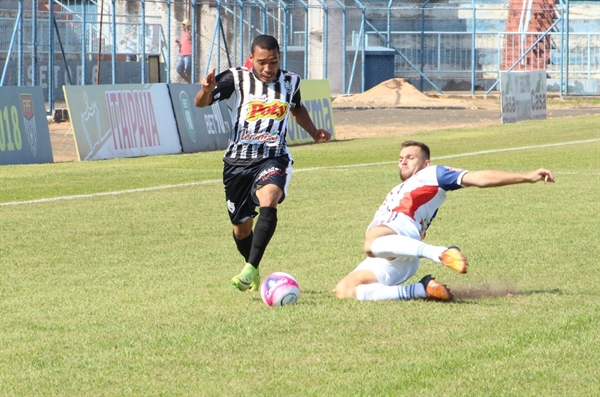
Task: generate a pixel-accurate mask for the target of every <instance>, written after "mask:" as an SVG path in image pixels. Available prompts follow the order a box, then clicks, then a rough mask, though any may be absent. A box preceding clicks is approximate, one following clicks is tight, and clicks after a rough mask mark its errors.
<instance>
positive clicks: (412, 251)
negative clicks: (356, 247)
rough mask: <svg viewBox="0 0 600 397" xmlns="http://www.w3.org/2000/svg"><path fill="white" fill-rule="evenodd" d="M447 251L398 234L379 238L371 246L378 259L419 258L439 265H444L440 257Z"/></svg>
mask: <svg viewBox="0 0 600 397" xmlns="http://www.w3.org/2000/svg"><path fill="white" fill-rule="evenodd" d="M447 249H448V247H440V246H437V245H430V244H426V243H424V242H421V241H419V240H415V239H412V238H410V237H406V236H400V235H398V234H394V235H389V236H382V237H378V238H376V239H375V240H373V243H372V244H371V252H373V255H375V256H376V257H378V258H391V257H396V256H416V257H418V258H427V259H430V260H432V261H434V262H437V263H442V261H441V259H440V255H442V252H444V251H446V250H447Z"/></svg>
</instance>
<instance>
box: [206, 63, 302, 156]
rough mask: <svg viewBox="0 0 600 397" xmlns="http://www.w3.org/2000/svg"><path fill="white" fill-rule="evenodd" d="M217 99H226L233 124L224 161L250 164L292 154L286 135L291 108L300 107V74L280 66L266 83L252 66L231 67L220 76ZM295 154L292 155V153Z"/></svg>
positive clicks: (215, 93)
mask: <svg viewBox="0 0 600 397" xmlns="http://www.w3.org/2000/svg"><path fill="white" fill-rule="evenodd" d="M216 80H217V87H216V88H215V89H214V90H213V91H212V95H213V102H214V101H221V100H226V101H227V106H228V107H229V111H230V113H231V120H232V123H233V128H232V130H231V132H230V133H229V145H228V147H227V150H226V151H225V155H224V158H223V161H225V162H227V163H229V164H250V163H254V162H258V161H262V160H263V159H265V158H271V157H278V156H282V155H288V156H289V152H288V149H287V144H286V135H287V131H288V116H289V114H290V108H295V107H300V106H302V105H301V100H300V76H298V75H297V74H296V73H291V72H287V71H284V70H279V72H278V75H277V78H276V79H275V80H274V81H273V82H271V83H263V82H262V81H260V79H259V78H258V77H256V76H255V75H254V72H253V71H252V69H247V68H244V67H238V68H231V69H228V70H226V71H224V72H222V73H220V74H219V75H218V76H217V77H216ZM290 158H291V156H290Z"/></svg>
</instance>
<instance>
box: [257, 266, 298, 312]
mask: <svg viewBox="0 0 600 397" xmlns="http://www.w3.org/2000/svg"><path fill="white" fill-rule="evenodd" d="M260 295H261V296H262V300H263V301H264V302H265V303H266V304H267V306H286V305H293V304H294V303H296V302H297V301H298V297H299V296H300V286H299V285H298V281H296V279H295V278H294V277H293V276H292V275H290V274H287V273H283V272H276V273H272V274H269V275H268V276H267V277H265V279H264V280H263V282H262V284H261V286H260Z"/></svg>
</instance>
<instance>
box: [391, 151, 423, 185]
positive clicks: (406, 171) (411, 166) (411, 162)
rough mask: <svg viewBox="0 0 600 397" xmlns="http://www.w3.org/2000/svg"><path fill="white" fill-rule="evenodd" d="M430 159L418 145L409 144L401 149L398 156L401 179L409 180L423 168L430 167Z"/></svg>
mask: <svg viewBox="0 0 600 397" xmlns="http://www.w3.org/2000/svg"><path fill="white" fill-rule="evenodd" d="M429 164H430V161H429V160H428V159H426V158H425V156H424V154H423V151H422V150H421V148H420V147H418V146H408V147H405V148H402V150H400V155H399V156H398V169H399V170H400V179H402V180H403V181H405V180H407V179H408V178H410V177H411V176H413V175H414V174H416V173H417V172H419V171H421V170H422V169H423V168H425V167H428V166H429Z"/></svg>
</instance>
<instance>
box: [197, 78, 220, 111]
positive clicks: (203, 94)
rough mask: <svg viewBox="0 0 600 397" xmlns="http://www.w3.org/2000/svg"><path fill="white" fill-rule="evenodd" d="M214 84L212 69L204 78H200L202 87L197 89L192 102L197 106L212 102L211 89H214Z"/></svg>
mask: <svg viewBox="0 0 600 397" xmlns="http://www.w3.org/2000/svg"><path fill="white" fill-rule="evenodd" d="M216 86H217V80H216V78H215V69H213V70H211V71H210V73H209V74H207V75H206V77H205V78H204V79H202V88H201V89H200V91H198V94H196V98H195V99H194V104H195V105H196V106H197V107H199V108H203V107H205V106H208V105H210V104H211V102H212V90H214V89H215V87H216Z"/></svg>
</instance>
